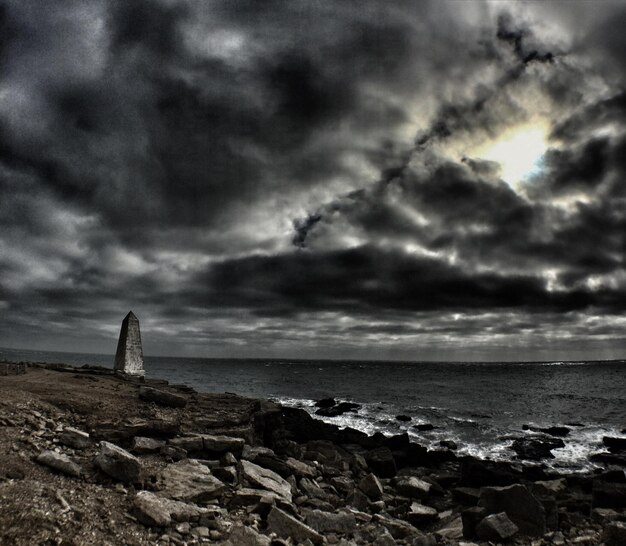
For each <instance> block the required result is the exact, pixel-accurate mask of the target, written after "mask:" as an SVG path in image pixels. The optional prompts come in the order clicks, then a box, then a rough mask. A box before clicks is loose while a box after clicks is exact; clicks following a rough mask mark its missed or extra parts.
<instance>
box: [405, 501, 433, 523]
mask: <svg viewBox="0 0 626 546" xmlns="http://www.w3.org/2000/svg"><path fill="white" fill-rule="evenodd" d="M438 516H439V514H438V512H437V510H435V509H434V508H431V507H430V506H424V505H423V504H420V503H419V502H413V503H411V508H410V510H409V512H407V514H406V520H407V521H408V522H409V523H410V524H411V525H415V526H416V527H420V526H421V525H427V524H429V523H432V522H433V521H436V520H437V517H438Z"/></svg>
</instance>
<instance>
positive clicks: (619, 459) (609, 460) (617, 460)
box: [589, 452, 626, 466]
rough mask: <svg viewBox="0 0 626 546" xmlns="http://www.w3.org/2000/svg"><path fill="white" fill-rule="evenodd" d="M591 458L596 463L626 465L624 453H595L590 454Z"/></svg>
mask: <svg viewBox="0 0 626 546" xmlns="http://www.w3.org/2000/svg"><path fill="white" fill-rule="evenodd" d="M589 460H590V461H591V462H594V463H602V464H607V465H615V466H626V455H625V454H622V453H608V452H603V453H594V454H592V455H590V456H589Z"/></svg>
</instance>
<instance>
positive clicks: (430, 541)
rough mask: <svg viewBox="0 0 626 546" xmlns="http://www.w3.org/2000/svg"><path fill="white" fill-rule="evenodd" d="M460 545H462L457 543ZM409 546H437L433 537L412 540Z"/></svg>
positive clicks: (425, 536)
mask: <svg viewBox="0 0 626 546" xmlns="http://www.w3.org/2000/svg"><path fill="white" fill-rule="evenodd" d="M459 544H460V545H461V544H462V543H459ZM411 546H437V538H436V537H435V535H424V536H421V537H416V538H414V539H413V542H412V543H411ZM464 546H472V545H471V544H467V543H466V544H465V545H464Z"/></svg>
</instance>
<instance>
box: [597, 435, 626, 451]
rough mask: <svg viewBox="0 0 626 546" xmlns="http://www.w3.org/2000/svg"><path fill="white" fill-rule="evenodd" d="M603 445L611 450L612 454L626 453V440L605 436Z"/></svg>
mask: <svg viewBox="0 0 626 546" xmlns="http://www.w3.org/2000/svg"><path fill="white" fill-rule="evenodd" d="M602 443H603V444H604V445H605V446H606V447H608V448H609V451H610V452H611V453H619V452H621V451H626V438H617V437H615V436H604V437H603V438H602Z"/></svg>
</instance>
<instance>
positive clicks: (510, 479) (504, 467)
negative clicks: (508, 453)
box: [460, 458, 518, 487]
mask: <svg viewBox="0 0 626 546" xmlns="http://www.w3.org/2000/svg"><path fill="white" fill-rule="evenodd" d="M517 481H518V477H516V476H515V475H514V474H513V472H511V467H510V466H509V465H508V464H506V463H494V462H488V461H481V460H478V459H474V458H467V459H466V460H464V461H463V463H462V465H461V481H460V485H462V486H468V487H484V486H504V485H511V484H513V483H516V482H517Z"/></svg>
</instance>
